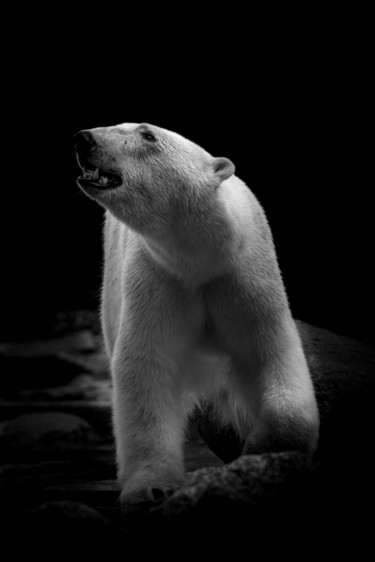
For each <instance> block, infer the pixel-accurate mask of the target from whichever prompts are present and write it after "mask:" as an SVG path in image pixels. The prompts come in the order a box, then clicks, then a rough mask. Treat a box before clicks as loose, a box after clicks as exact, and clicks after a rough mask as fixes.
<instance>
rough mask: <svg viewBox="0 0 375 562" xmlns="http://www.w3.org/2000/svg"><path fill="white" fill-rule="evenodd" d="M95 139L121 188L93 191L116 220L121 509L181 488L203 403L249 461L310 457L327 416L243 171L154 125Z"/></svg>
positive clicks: (108, 309)
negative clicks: (230, 429) (293, 452)
mask: <svg viewBox="0 0 375 562" xmlns="http://www.w3.org/2000/svg"><path fill="white" fill-rule="evenodd" d="M144 131H151V132H152V133H153V134H154V135H155V136H156V139H157V140H156V142H155V143H149V142H147V141H146V140H145V139H144V137H143V135H142V133H143V132H144ZM91 132H92V134H93V135H94V136H95V139H96V140H97V143H98V149H97V151H96V152H95V153H94V154H93V155H91V156H90V163H91V164H92V165H97V166H98V167H99V168H103V167H104V168H105V169H106V168H108V167H109V168H111V167H112V168H113V169H116V170H117V171H120V172H121V175H122V178H123V185H122V186H120V187H119V188H117V189H114V190H107V191H105V190H96V189H87V190H86V191H87V194H88V195H89V196H90V197H92V198H93V199H95V200H96V201H97V202H98V203H100V204H101V205H102V206H104V207H105V208H106V209H107V212H106V221H105V232H104V239H105V268H104V282H103V298H102V320H103V330H104V337H105V343H106V348H107V352H108V355H109V358H110V360H111V370H112V374H113V381H114V401H113V419H114V431H115V437H116V446H117V461H118V468H119V481H120V485H121V490H122V492H121V499H122V501H124V502H127V501H140V500H142V499H152V489H153V488H157V489H162V490H166V489H168V487H170V486H172V487H173V486H176V485H178V484H179V483H180V482H182V480H183V477H184V463H183V456H182V445H183V435H184V422H185V420H186V417H187V414H188V412H189V411H191V409H192V407H193V406H194V405H195V404H197V403H198V402H199V400H200V399H202V398H209V397H211V398H212V399H213V400H215V401H216V405H217V411H218V416H220V417H221V419H222V423H223V424H224V423H231V424H233V425H234V426H235V428H236V429H237V431H238V433H239V435H240V437H241V438H242V440H243V443H244V452H262V451H265V450H278V449H280V448H299V449H302V450H306V451H307V452H309V453H312V452H313V451H314V449H315V447H316V443H317V437H318V428H319V419H318V411H317V406H316V401H315V396H314V391H313V386H312V383H311V378H310V375H309V371H308V368H307V365H306V360H305V357H304V353H303V350H302V346H301V342H300V339H299V335H298V333H297V330H296V326H295V323H294V321H293V319H292V316H291V313H290V310H289V306H288V301H287V297H286V294H285V290H284V286H283V282H282V279H281V275H280V272H279V268H278V264H277V259H276V255H275V250H274V246H273V241H272V235H271V231H270V229H269V226H268V223H267V220H266V218H265V215H264V212H263V210H262V208H261V206H260V204H259V203H258V201H257V200H256V198H255V196H254V195H253V194H252V192H251V191H250V190H249V189H248V188H247V187H246V186H245V184H244V183H243V182H242V181H241V180H239V179H238V178H237V177H235V176H234V175H233V171H234V166H233V164H232V163H231V162H230V161H229V160H227V159H215V158H213V157H212V156H210V155H209V154H208V153H207V152H206V151H204V150H203V149H201V148H200V147H199V146H197V145H195V144H194V143H192V142H190V141H188V140H186V139H184V138H183V137H181V136H179V135H177V134H176V133H172V132H170V131H166V130H164V129H160V128H158V127H154V126H151V125H137V124H123V125H119V126H117V127H108V128H98V129H93V130H92V131H91Z"/></svg>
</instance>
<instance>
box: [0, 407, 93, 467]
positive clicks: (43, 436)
mask: <svg viewBox="0 0 375 562" xmlns="http://www.w3.org/2000/svg"><path fill="white" fill-rule="evenodd" d="M96 439H97V436H96V434H95V432H94V431H93V429H92V428H91V426H90V425H89V424H88V423H87V422H86V421H85V420H83V419H82V418H79V417H77V416H74V415H71V414H65V413H60V412H50V413H43V414H25V415H23V416H19V417H17V418H14V419H11V420H7V421H4V422H2V423H0V449H1V452H2V454H3V455H4V456H5V455H9V454H16V455H19V454H23V453H25V454H27V453H30V452H41V451H47V452H48V451H56V450H61V451H67V450H75V449H80V448H82V446H83V445H85V444H87V443H91V442H94V441H95V440H96Z"/></svg>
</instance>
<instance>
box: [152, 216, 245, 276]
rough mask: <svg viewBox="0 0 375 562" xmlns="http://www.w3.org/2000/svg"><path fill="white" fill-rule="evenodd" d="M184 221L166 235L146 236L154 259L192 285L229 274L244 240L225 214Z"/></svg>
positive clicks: (174, 226)
mask: <svg viewBox="0 0 375 562" xmlns="http://www.w3.org/2000/svg"><path fill="white" fill-rule="evenodd" d="M205 219H206V217H204V216H203V217H195V218H193V219H191V218H190V219H189V221H188V222H187V221H180V222H179V223H178V224H177V223H176V224H175V225H173V228H170V229H168V232H166V233H165V234H159V235H156V236H154V235H153V236H148V235H146V236H143V239H144V242H145V246H146V248H147V251H148V252H149V254H150V255H151V257H152V259H153V260H154V261H155V262H156V263H157V264H159V266H161V267H163V268H164V269H165V270H166V271H168V272H169V273H170V274H172V275H173V276H174V277H178V278H180V279H182V280H183V281H184V283H186V284H188V285H192V286H199V285H204V284H205V283H207V282H209V281H211V280H212V279H214V278H217V277H220V276H221V275H223V274H225V272H226V271H228V269H229V268H230V263H231V256H232V255H233V253H235V252H236V247H237V246H238V245H239V244H240V243H241V242H240V240H239V239H238V232H237V231H236V229H235V228H234V225H233V223H232V222H231V221H229V220H228V217H226V215H225V213H223V212H218V213H216V214H215V216H213V215H211V216H210V220H205Z"/></svg>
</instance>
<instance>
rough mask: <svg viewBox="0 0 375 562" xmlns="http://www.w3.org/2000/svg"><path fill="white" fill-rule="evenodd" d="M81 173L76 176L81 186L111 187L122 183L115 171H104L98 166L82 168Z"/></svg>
mask: <svg viewBox="0 0 375 562" xmlns="http://www.w3.org/2000/svg"><path fill="white" fill-rule="evenodd" d="M82 172H83V175H82V176H79V177H78V178H77V181H78V183H79V184H80V185H81V186H82V187H96V188H97V189H113V188H114V187H118V186H119V185H121V184H122V178H121V176H120V174H119V173H117V172H105V171H104V170H100V169H99V168H89V167H87V166H84V167H83V168H82Z"/></svg>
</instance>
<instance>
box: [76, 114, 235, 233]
mask: <svg viewBox="0 0 375 562" xmlns="http://www.w3.org/2000/svg"><path fill="white" fill-rule="evenodd" d="M74 141H75V149H76V154H77V161H78V164H79V166H80V169H81V175H80V177H79V178H78V179H77V183H78V185H79V187H81V189H82V190H83V191H84V192H85V193H86V194H87V195H88V196H89V197H91V198H92V199H95V200H96V201H97V202H98V203H99V204H100V205H102V206H103V207H105V208H107V209H109V211H110V212H111V213H112V214H113V215H114V216H115V217H116V218H118V219H119V220H120V221H122V222H124V223H125V224H127V225H128V226H129V227H130V228H133V229H134V230H136V231H138V232H140V233H141V234H146V235H151V236H152V235H154V234H164V233H165V232H168V231H169V232H170V231H171V228H172V229H174V228H176V226H177V225H178V224H181V222H186V221H189V219H190V218H193V219H194V220H197V218H198V217H201V218H202V219H203V220H204V217H205V215H207V213H209V212H210V209H211V208H212V206H213V204H214V198H215V193H216V191H217V188H218V187H219V186H220V184H221V183H222V182H223V181H225V180H226V179H228V178H229V177H230V176H232V175H233V173H234V165H233V163H232V162H231V161H230V160H228V159H227V158H214V157H212V156H211V155H210V154H208V152H206V151H205V150H203V149H202V148H201V147H199V146H198V145H196V144H194V143H193V142H191V141H189V140H187V139H185V138H183V137H182V136H180V135H178V134H176V133H173V132H171V131H167V130H166V129H162V128H159V127H155V126H153V125H148V124H145V123H143V124H135V123H124V124H122V125H117V126H113V127H99V128H95V129H90V130H83V131H80V132H78V133H77V134H76V135H75V137H74Z"/></svg>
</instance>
